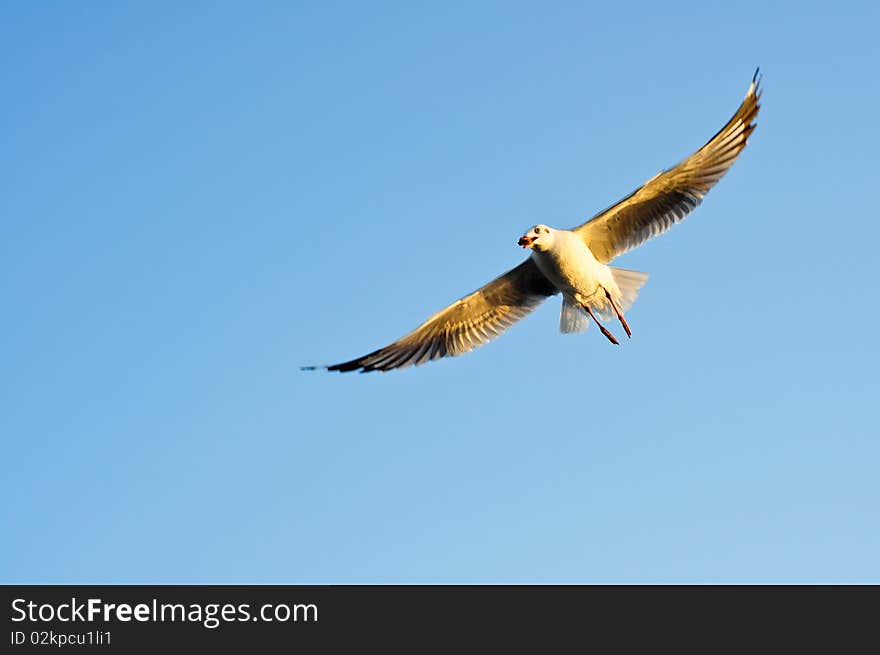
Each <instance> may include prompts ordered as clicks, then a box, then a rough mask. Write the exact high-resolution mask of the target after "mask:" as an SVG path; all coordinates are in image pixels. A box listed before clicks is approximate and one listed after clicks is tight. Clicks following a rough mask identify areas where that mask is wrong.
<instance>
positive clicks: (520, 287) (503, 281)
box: [326, 259, 557, 373]
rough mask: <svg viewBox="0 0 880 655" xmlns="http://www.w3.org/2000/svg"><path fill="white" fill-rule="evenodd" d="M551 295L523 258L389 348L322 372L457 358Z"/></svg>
mask: <svg viewBox="0 0 880 655" xmlns="http://www.w3.org/2000/svg"><path fill="white" fill-rule="evenodd" d="M555 293H557V289H556V287H554V286H553V284H552V283H551V282H550V281H549V280H548V279H547V278H546V277H544V275H543V274H542V273H541V271H539V270H538V267H537V266H536V265H535V263H534V262H533V261H532V260H531V259H527V260H526V261H524V262H523V263H522V264H520V265H519V266H517V267H516V268H513V269H511V270H509V271H508V272H507V273H505V274H504V275H502V276H500V277H497V278H495V279H494V280H492V281H491V282H489V284H487V285H486V286H484V287H482V288H480V289H477V290H476V291H474V292H473V293H472V294H470V295H467V296H465V297H464V298H462V299H460V300H457V301H456V302H454V303H452V304H451V305H449V307H447V308H446V309H443V310H441V311H439V312H437V313H436V314H434V315H433V316H432V317H431V318H429V319H428V320H427V321H425V322H424V323H422V325H420V326H419V327H417V328H416V329H415V330H413V331H412V332H410V333H409V334H407V335H406V336H405V337H402V338H401V339H398V340H397V341H395V342H394V343H392V344H391V345H389V346H385V347H384V348H381V349H379V350H376V351H374V352H371V353H370V354H368V355H364V356H363V357H358V358H357V359H353V360H351V361H349V362H343V363H342V364H334V365H332V366H328V367H326V368H327V370H328V371H341V372H343V373H344V372H346V371H356V370H358V369H360V371H361V372H362V373H367V372H369V371H390V370H392V369H395V368H403V367H405V366H411V365H418V364H424V363H425V362H429V361H431V360H432V359H439V358H440V357H446V356H450V357H454V356H456V355H461V354H462V353H466V352H468V351H471V350H473V349H474V348H478V347H479V346H482V345H483V344H484V343H487V342H488V341H490V340H491V339H493V338H494V337H497V336H500V335H501V333H502V332H504V331H505V330H506V329H507V328H509V327H510V326H511V325H513V324H514V323H516V322H517V321H518V320H520V319H521V318H523V317H525V316H526V315H527V314H529V313H530V312H531V311H532V310H533V309H535V307H537V306H538V305H539V304H541V302H542V301H543V300H544V299H545V298H547V297H549V296H552V295H554V294H555Z"/></svg>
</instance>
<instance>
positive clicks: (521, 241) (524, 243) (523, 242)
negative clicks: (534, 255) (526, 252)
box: [516, 236, 535, 248]
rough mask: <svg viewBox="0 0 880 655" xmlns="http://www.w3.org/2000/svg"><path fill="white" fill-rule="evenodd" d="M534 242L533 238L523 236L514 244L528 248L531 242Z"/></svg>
mask: <svg viewBox="0 0 880 655" xmlns="http://www.w3.org/2000/svg"><path fill="white" fill-rule="evenodd" d="M534 240H535V237H526V236H523V237H520V238H519V241H517V242H516V245H518V246H522V247H523V248H528V247H529V246H530V245H532V241H534Z"/></svg>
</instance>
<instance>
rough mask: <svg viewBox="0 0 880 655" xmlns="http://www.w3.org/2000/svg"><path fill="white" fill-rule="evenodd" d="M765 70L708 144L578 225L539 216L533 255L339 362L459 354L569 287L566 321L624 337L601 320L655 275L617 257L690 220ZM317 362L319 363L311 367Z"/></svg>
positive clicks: (739, 142)
mask: <svg viewBox="0 0 880 655" xmlns="http://www.w3.org/2000/svg"><path fill="white" fill-rule="evenodd" d="M758 87H759V80H758V73H757V71H756V72H755V76H754V77H753V78H752V83H751V84H750V85H749V89H748V91H747V92H746V97H745V99H744V100H743V101H742V103H741V104H740V106H739V108H738V109H737V111H736V113H734V115H733V116H732V117H731V119H730V120H729V121H727V123H726V124H725V125H724V127H722V128H721V129H720V130H719V131H718V132H717V133H716V134H715V136H713V137H712V138H711V139H709V141H708V142H706V144H705V145H704V146H703V147H702V148H700V149H699V150H697V151H696V152H695V153H694V154H692V155H691V156H690V157H688V158H686V159H684V160H683V161H681V162H679V163H678V164H677V165H675V166H673V167H672V168H669V169H667V170H664V171H662V172H660V173H659V174H657V175H655V176H654V177H652V178H651V179H649V180H648V181H647V182H645V184H643V185H642V186H640V187H639V188H638V189H636V190H635V191H633V192H632V193H631V194H630V195H628V196H626V197H625V198H623V199H622V200H620V201H619V202H617V203H615V204H613V205H611V206H610V207H609V208H608V209H605V210H604V211H601V212H599V213H598V214H596V215H595V216H593V218H591V219H590V220H588V221H586V222H585V223H582V224H581V225H579V226H578V227H575V228H573V229H571V230H559V229H554V228H550V227H548V226H546V225H535V226H534V227H533V228H531V229H530V230H529V231H528V232H527V233H526V234H524V235H523V236H522V237H520V239H519V241H518V242H517V243H518V245H520V246H522V247H523V248H530V249H531V250H532V253H531V256H530V257H529V258H528V259H526V260H525V261H524V262H522V263H521V264H519V265H518V266H515V267H514V268H512V269H511V270H509V271H507V272H506V273H504V274H503V275H500V276H499V277H497V278H495V279H494V280H492V281H491V282H489V283H488V284H486V285H484V286H482V287H480V288H479V289H477V290H476V291H474V292H473V293H470V294H468V295H467V296H464V297H463V298H461V299H459V300H457V301H456V302H454V303H452V304H451V305H449V306H448V307H446V308H445V309H443V310H441V311H439V312H437V313H436V314H434V315H433V316H431V317H430V318H428V320H427V321H425V322H424V323H422V325H420V326H419V327H417V328H416V329H415V330H413V331H412V332H410V333H409V334H407V335H405V336H404V337H401V338H400V339H398V340H397V341H395V342H394V343H392V344H390V345H388V346H385V347H384V348H380V349H379V350H375V351H373V352H371V353H369V354H367V355H364V356H363V357H358V358H357V359H353V360H351V361H348V362H343V363H341V364H333V365H331V366H326V367H323V368H326V369H327V370H329V371H341V372H346V371H356V370H359V371H361V372H362V373H365V372H368V371H390V370H392V369H396V368H403V367H405V366H412V365H418V364H423V363H425V362H428V361H431V360H434V359H438V358H440V357H447V356H456V355H460V354H462V353H465V352H468V351H470V350H473V349H474V348H477V347H479V346H481V345H483V344H484V343H487V342H488V341H490V340H491V339H493V338H494V337H497V336H498V335H500V334H501V333H502V332H504V331H505V330H506V329H507V328H509V327H510V326H511V325H513V324H514V323H516V322H517V321H519V320H520V319H522V318H523V317H525V316H526V315H528V314H529V313H531V312H532V311H533V310H534V309H535V308H536V307H537V306H538V305H540V304H541V303H542V302H543V301H544V300H545V299H547V298H549V297H550V296H554V295H556V294H557V293H561V294H562V312H561V315H560V322H559V326H560V330H561V331H562V332H564V333H570V332H581V331H583V330H585V329H586V328H587V327H588V326H589V324H590V321H592V322H594V323H596V325H597V326H598V328H599V329H600V330H601V332H602V334H603V335H605V337H606V338H607V339H608V340H609V341H611V342H612V343H614V344H617V343H618V341H617V339H616V338H615V336H614V335H613V334H612V333H611V331H610V330H608V329H607V328H606V327H605V326H604V325H603V324H602V323H601V322H600V321H599V317H602V318H603V319H610V320H614V319H615V318H616V319H617V320H618V321H620V324H621V326H622V327H623V329H624V330H625V332H626V334H627V336H632V331H631V330H630V327H629V325H628V323H627V321H626V319H625V318H624V312H625V311H626V310H627V309H629V307H630V306H631V305H632V303H633V302H634V301H635V299H636V296H637V295H638V292H639V289H640V288H641V286H642V285H643V284H644V283H645V281H646V280H647V279H648V276H647V275H646V274H644V273H640V272H638V271H629V270H626V269H621V268H615V267H611V266H609V264H610V263H611V262H612V260H614V259H615V258H616V257H617V256H619V255H621V254H623V253H625V252H627V251H628V250H631V249H632V248H635V247H637V246H639V245H641V244H642V243H644V242H645V241H647V240H648V239H650V238H652V237H654V236H657V235H659V234H661V233H663V232H665V231H666V230H668V229H669V228H670V227H672V226H673V225H674V224H676V223H678V222H680V221H681V220H682V219H683V218H684V217H685V216H687V215H688V214H689V213H690V212H691V211H693V210H694V209H696V207H697V206H699V204H700V203H701V202H702V200H703V197H704V196H705V195H706V193H708V192H709V190H710V189H711V188H712V187H713V186H714V185H715V184H716V183H717V182H718V180H720V179H721V178H722V177H723V176H724V174H725V173H726V172H727V171H728V170H729V169H730V167H731V166H732V165H733V162H734V161H735V160H736V158H737V156H738V155H739V153H740V152H742V150H743V148H745V146H746V143H747V141H748V137H749V135H750V134H751V133H752V131H753V130H754V129H755V123H754V122H753V121H754V119H755V117H756V116H757V115H758V111H759V109H760V104H759V100H760V97H761V93H760V90H759V88H758ZM305 368H308V369H314V368H316V367H305Z"/></svg>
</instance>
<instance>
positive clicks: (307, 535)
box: [0, 2, 880, 583]
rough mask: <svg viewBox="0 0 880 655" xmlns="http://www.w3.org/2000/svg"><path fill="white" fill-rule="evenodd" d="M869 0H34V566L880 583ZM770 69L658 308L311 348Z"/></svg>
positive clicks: (594, 190) (495, 265)
mask: <svg viewBox="0 0 880 655" xmlns="http://www.w3.org/2000/svg"><path fill="white" fill-rule="evenodd" d="M832 6H833V8H832ZM876 7H877V5H876V3H870V2H864V3H835V4H834V5H831V4H829V3H803V2H792V3H772V2H770V3H767V2H755V3H743V4H741V5H737V6H734V5H732V4H731V3H729V2H725V3H707V2H695V3H692V4H687V5H683V4H677V3H668V2H664V3H644V4H641V5H640V4H634V3H619V2H618V3H586V2H583V3H574V2H573V3H565V2H559V3H547V2H531V3H524V2H520V3H508V2H497V3H489V2H479V3H470V2H467V3H465V2H462V3H457V2H431V3H404V2H400V3H354V2H352V3H342V2H336V3H334V2H320V3H318V2H315V3H302V2H300V3H295V2H294V3H291V2H279V3H218V2H201V3H200V2H187V3H179V2H142V3H137V4H135V3H72V2H68V3H33V2H18V3H12V2H6V3H4V4H3V8H2V9H0V80H2V85H3V91H4V93H3V98H4V100H3V102H2V103H0V118H2V125H3V128H2V133H3V138H2V148H0V174H2V180H3V193H2V194H0V216H2V238H0V294H2V299H3V308H4V311H3V319H2V322H0V358H2V362H3V375H2V377H0V433H2V452H0V460H2V463H3V475H2V477H0V494H2V499H3V500H2V510H0V519H2V532H3V539H2V540H0V581H2V582H32V583H50V582H58V583H72V582H105V583H160V582H164V583H185V582H193V583H270V582H278V583H366V582H404V583H415V582H437V583H445V582H466V583H469V582H526V583H531V582H626V583H629V582H835V581H841V582H860V581H872V582H880V557H878V552H880V520H878V511H877V508H878V505H880V476H878V462H880V429H878V420H877V405H878V400H880V399H878V380H877V371H878V365H880V357H878V337H877V335H878V331H880V309H878V303H877V299H878V291H877V287H878V273H877V270H878V269H877V259H878V256H877V247H878V241H880V216H878V213H877V202H876V200H877V192H878V188H880V174H878V166H877V152H878V146H880V121H878V120H877V118H878V115H880V84H878V82H877V80H878V77H877V75H878V74H877V68H878V64H880V45H878V40H877V38H876V27H877V25H878V24H880V11H878V9H877V8H876ZM758 65H760V66H761V67H762V71H763V72H764V86H765V94H764V97H763V110H762V112H761V114H760V116H759V118H758V128H757V130H756V132H755V133H754V135H753V137H752V139H751V143H750V145H749V147H748V148H746V150H745V151H744V153H743V155H742V156H741V157H740V159H739V161H738V162H737V163H736V164H735V165H734V167H733V168H732V170H731V171H730V173H729V174H728V175H727V177H725V178H724V179H723V180H722V181H721V182H720V184H719V185H718V186H717V187H715V189H714V190H713V191H712V192H711V193H710V194H709V195H708V196H707V198H706V200H705V202H704V203H703V205H702V206H701V207H700V208H699V209H698V210H697V211H696V212H695V213H693V214H692V215H691V216H690V217H689V218H688V219H687V220H686V221H685V222H684V223H683V224H681V225H679V226H676V227H675V228H673V229H672V230H671V231H670V232H668V233H667V234H665V235H664V236H662V237H661V238H659V239H656V240H653V241H651V242H649V243H648V244H646V245H645V246H643V247H642V248H640V249H638V250H636V251H634V252H632V253H630V254H628V255H626V256H625V257H624V258H622V259H620V260H618V261H619V263H620V265H622V266H625V267H628V268H634V269H638V270H644V271H647V272H649V273H650V274H651V279H650V280H649V282H648V284H647V285H646V286H645V287H644V289H643V290H642V295H641V297H640V299H639V301H638V302H637V303H636V304H635V306H634V307H633V308H632V309H631V310H630V312H629V313H628V319H629V323H630V325H631V326H632V328H633V331H634V338H633V339H632V340H631V341H625V342H624V343H623V344H622V345H621V347H619V348H615V347H613V346H611V345H610V344H609V343H608V342H606V341H605V339H604V338H602V336H601V335H600V334H599V332H598V331H597V330H595V329H591V330H590V331H589V332H587V333H586V334H581V335H568V336H563V335H560V334H558V332H557V325H558V312H559V300H558V298H555V299H551V300H550V301H548V302H547V303H546V304H545V306H543V307H541V308H540V309H539V310H538V311H536V312H535V313H534V314H533V315H532V316H530V317H529V318H527V319H526V320H525V321H523V322H522V323H520V324H519V325H517V326H515V327H514V328H513V329H511V330H510V331H509V332H508V333H507V334H506V335H505V336H504V337H502V338H501V339H499V340H497V341H495V342H493V343H491V344H490V345H488V346H485V347H483V348H481V349H479V350H477V351H475V352H472V353H469V354H467V355H465V356H462V357H459V358H455V359H448V360H443V361H440V362H433V363H431V364H428V365H426V366H423V367H419V368H415V369H408V370H405V371H399V372H396V373H390V374H384V375H383V374H371V375H356V374H349V375H339V374H328V373H304V372H301V371H300V370H299V367H300V366H301V365H305V364H321V363H325V364H329V363H334V362H338V361H342V360H345V359H349V358H352V357H355V356H358V355H362V354H364V353H366V352H369V351H370V350H373V349H375V348H377V347H379V346H383V345H385V344H387V343H389V342H390V341H392V340H394V339H395V338H397V337H399V336H401V335H402V334H404V333H405V332H407V331H408V330H409V329H411V328H413V327H415V326H416V325H418V324H419V323H420V322H421V321H422V320H423V319H424V318H426V317H427V316H428V315H430V314H432V313H433V312H435V311H437V310H438V309H440V308H442V307H444V306H445V305H446V304H448V303H449V302H451V301H453V300H455V299H456V298H458V297H460V296H462V295H464V294H466V293H468V292H470V291H472V290H473V289H475V288H476V287H478V286H480V285H482V284H483V283H484V282H486V281H488V280H489V279H491V278H493V277H495V276H496V275H497V274H499V273H501V272H503V271H504V270H506V269H507V268H510V267H512V266H513V265H515V264H516V263H518V262H519V261H521V259H522V258H523V257H524V253H523V251H522V250H520V249H519V248H517V247H516V245H515V242H516V239H517V238H518V237H519V236H520V234H522V231H523V230H524V229H525V228H527V227H529V226H530V225H532V224H534V223H538V222H544V223H548V224H550V225H553V226H556V227H570V226H572V225H575V224H577V223H579V222H581V221H582V220H584V219H586V218H587V217H589V216H590V215H592V214H593V213H595V212H596V211H598V210H599V209H602V208H604V207H605V206H607V205H608V204H610V203H612V202H614V201H616V200H618V199H619V198H620V197H622V196H624V195H626V194H628V193H629V192H630V191H632V189H634V188H635V187H636V186H638V185H639V184H641V183H642V182H644V181H645V180H647V179H648V178H649V177H651V176H652V175H654V174H655V173H657V172H658V171H659V170H660V169H662V168H665V167H667V166H670V165H672V164H674V163H675V162H676V161H678V160H679V159H680V158H682V157H684V156H686V155H688V154H689V153H690V152H692V151H693V150H695V149H696V148H697V147H699V146H700V145H702V143H703V142H704V141H705V140H706V139H707V138H708V137H710V136H711V135H712V134H714V133H715V131H716V130H717V129H718V128H719V127H721V125H722V124H723V123H724V122H725V121H726V120H727V119H728V118H729V116H730V115H731V114H732V113H733V111H734V110H735V109H736V107H737V105H738V104H739V102H740V100H741V99H742V97H743V95H744V94H745V91H746V88H747V87H748V83H749V81H750V79H751V77H752V73H753V72H754V69H755V67H756V66H758ZM618 333H620V330H619V329H618Z"/></svg>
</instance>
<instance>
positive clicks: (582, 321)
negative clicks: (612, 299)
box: [559, 295, 590, 334]
mask: <svg viewBox="0 0 880 655" xmlns="http://www.w3.org/2000/svg"><path fill="white" fill-rule="evenodd" d="M588 327H590V318H589V317H588V316H587V313H586V312H585V311H584V308H583V307H581V306H580V305H579V304H578V303H577V302H576V301H575V300H574V299H573V298H570V297H569V296H567V295H566V296H563V298H562V312H561V313H560V314H559V331H560V332H562V333H563V334H572V333H573V332H583V331H584V330H586V329H587V328H588Z"/></svg>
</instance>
